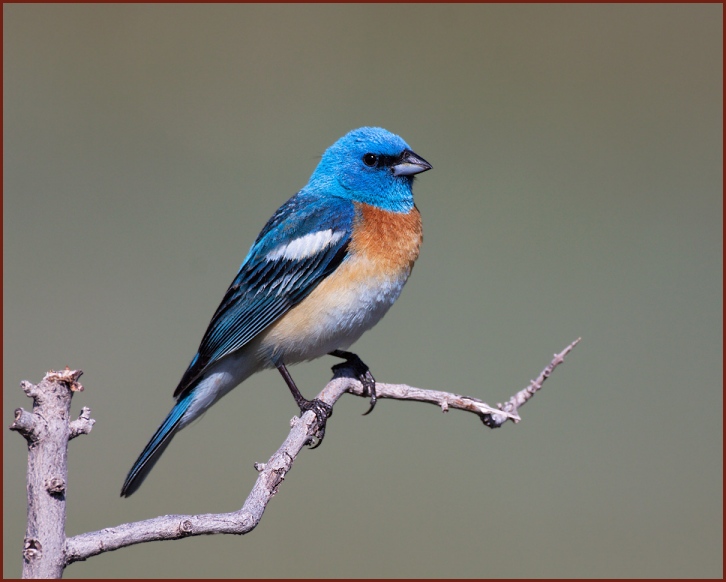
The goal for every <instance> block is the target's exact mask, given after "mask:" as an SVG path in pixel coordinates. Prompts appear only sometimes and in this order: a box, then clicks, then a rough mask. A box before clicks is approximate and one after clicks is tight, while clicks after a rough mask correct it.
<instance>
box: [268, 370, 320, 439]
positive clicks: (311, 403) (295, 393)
mask: <svg viewBox="0 0 726 582" xmlns="http://www.w3.org/2000/svg"><path fill="white" fill-rule="evenodd" d="M277 369H278V371H279V372H280V374H281V375H282V378H283V380H285V384H287V387H288V388H289V389H290V392H291V393H292V397H293V398H294V399H295V403H296V404H297V406H298V408H299V409H300V416H302V415H303V414H305V413H306V412H307V411H308V410H312V411H313V412H314V413H315V418H317V419H318V431H317V433H316V434H315V436H316V437H317V439H318V442H317V443H316V444H315V445H313V446H311V447H310V448H311V449H315V448H317V447H319V446H320V443H322V442H323V437H324V436H325V423H326V422H327V420H328V419H329V418H330V417H331V416H333V407H332V406H330V404H327V403H326V402H323V401H322V400H319V399H317V398H315V399H314V400H306V399H305V397H304V396H303V395H302V393H301V392H300V390H298V387H297V386H296V385H295V381H294V380H293V379H292V376H290V372H288V371H287V367H286V366H285V364H280V365H278V366H277Z"/></svg>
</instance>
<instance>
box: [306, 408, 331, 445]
mask: <svg viewBox="0 0 726 582" xmlns="http://www.w3.org/2000/svg"><path fill="white" fill-rule="evenodd" d="M299 406H300V416H301V417H302V415H303V414H305V413H306V412H307V411H308V410H312V411H313V412H314V413H315V418H316V424H317V430H316V431H315V437H314V439H316V440H317V442H314V441H313V440H312V439H311V441H312V442H314V444H312V442H311V446H310V448H311V449H317V448H318V447H319V446H320V445H321V443H322V442H323V438H324V437H325V425H326V423H327V422H328V419H329V418H330V417H331V416H333V407H332V406H330V404H328V403H327V402H323V401H322V400H319V399H317V398H315V399H313V400H304V401H302V402H300V403H299Z"/></svg>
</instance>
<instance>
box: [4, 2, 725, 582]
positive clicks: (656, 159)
mask: <svg viewBox="0 0 726 582" xmlns="http://www.w3.org/2000/svg"><path fill="white" fill-rule="evenodd" d="M722 10H723V9H722V6H721V5H720V4H710V5H549V6H548V5H458V6H454V5H430V4H425V5H412V4H406V5H307V6H305V5H294V6H291V5H186V4H185V5H47V4H46V5H17V4H16V5H12V4H11V5H8V4H6V5H4V6H3V14H4V21H3V34H4V38H3V43H4V44H3V49H4V50H3V65H4V103H3V106H4V128H3V129H4V134H3V137H4V170H5V171H4V183H3V186H4V199H3V210H4V213H3V243H4V252H3V259H4V264H3V267H4V271H3V290H4V303H3V314H4V319H3V334H4V352H3V381H4V391H3V402H4V423H5V426H6V427H7V426H9V425H10V423H11V422H12V411H13V409H14V408H16V407H18V406H23V407H26V408H27V407H30V406H31V402H30V401H29V400H28V399H26V398H25V396H24V395H23V393H22V391H21V390H20V388H19V382H20V381H21V380H23V379H27V380H30V381H33V382H38V381H40V380H41V378H42V377H43V375H44V373H45V372H46V371H47V370H49V369H52V368H55V369H58V368H62V367H64V366H66V365H68V366H70V367H72V368H80V369H82V370H83V371H84V375H83V377H82V378H81V382H82V383H83V385H84V386H85V391H84V392H83V393H80V394H77V395H76V397H75V399H74V416H75V415H77V413H78V411H79V410H80V407H81V406H89V407H91V408H92V410H93V417H94V418H95V419H96V421H97V422H96V425H95V428H94V429H93V432H92V433H91V435H89V436H85V437H83V438H79V439H77V440H74V441H73V442H72V443H71V446H70V451H69V470H70V475H69V488H68V524H67V531H68V534H69V535H74V534H78V533H82V532H86V531H93V530H97V529H101V528H104V527H110V526H114V525H117V524H120V523H124V522H128V521H134V520H141V519H146V518H150V517H154V516H157V515H161V514H168V513H201V512H227V511H234V510H235V509H238V508H239V507H240V506H241V505H242V503H243V501H244V499H245V497H246V496H247V494H248V492H249V490H250V489H251V487H252V484H253V483H254V480H255V478H256V473H255V470H254V468H253V463H254V462H256V461H266V460H267V459H268V458H269V456H270V455H271V454H272V453H273V452H274V451H275V450H276V449H277V447H278V446H279V445H280V444H281V442H282V441H283V439H284V438H285V436H286V435H287V433H288V430H289V420H290V418H291V417H292V416H293V415H295V414H296V408H295V405H294V402H293V400H292V398H291V397H290V394H289V392H288V390H287V388H286V387H285V385H284V383H283V382H282V380H281V378H280V377H279V375H278V374H277V373H276V372H266V373H263V374H259V375H257V376H255V377H253V378H252V379H250V380H249V381H248V382H246V383H245V384H244V385H243V386H241V387H240V388H238V389H237V390H235V391H234V392H232V393H231V394H230V395H229V396H227V397H226V398H225V399H224V400H223V405H218V406H216V407H214V408H212V409H211V410H210V411H209V412H208V413H207V414H206V415H205V417H204V418H203V419H202V420H201V421H199V422H197V423H196V424H195V425H193V426H192V427H189V428H187V429H186V430H184V431H183V432H182V433H180V434H179V435H178V436H177V438H176V439H175V440H174V443H173V444H172V446H171V447H170V448H169V449H168V451H167V452H166V453H165V455H164V456H163V458H162V460H161V461H160V463H159V464H158V465H157V466H156V468H155V469H154V471H153V472H152V473H151V475H150V477H149V479H148V480H147V481H146V482H145V483H144V486H143V487H142V488H141V489H140V490H139V492H138V493H137V494H135V495H134V496H133V497H131V498H130V499H121V498H120V497H119V490H120V487H121V483H122V482H123V479H124V477H125V475H126V473H127V471H128V469H129V468H130V466H131V464H132V462H133V461H134V460H135V459H136V457H137V455H138V454H139V452H140V451H141V449H142V448H143V446H144V445H145V444H146V442H147V440H148V438H149V437H150V436H151V434H152V433H153V432H154V430H155V429H156V427H157V426H158V424H159V423H160V422H161V420H162V419H163V418H164V417H165V415H166V414H167V412H168V410H169V409H170V407H171V405H172V403H173V399H172V392H173V390H174V388H175V387H176V384H177V382H178V380H179V378H180V377H181V374H182V372H183V371H184V369H185V368H186V366H187V364H188V363H189V360H190V359H191V357H192V355H193V354H194V352H195V351H196V348H197V345H198V343H199V340H200V339H201V337H202V334H203V332H204V330H205V328H206V325H207V323H208V321H209V319H210V317H211V315H212V314H213V312H214V310H215V308H216V307H217V305H218V303H219V301H220V299H221V298H222V296H223V294H224V291H225V290H226V288H227V286H228V284H229V283H230V282H231V280H232V278H233V277H234V275H235V273H236V270H237V268H238V267H239V264H240V262H241V261H242V259H243V258H244V256H245V254H246V253H247V250H248V248H249V246H250V245H251V244H252V242H253V240H254V238H255V237H256V235H257V233H258V232H259V230H260V228H261V227H262V225H263V224H264V223H265V221H266V220H267V219H268V218H269V216H270V215H271V214H272V213H273V212H274V210H275V209H276V208H277V207H278V206H279V205H280V204H281V203H283V202H284V201H285V200H286V199H287V198H288V197H289V196H291V195H292V194H294V193H295V192H296V191H297V190H298V189H300V188H301V187H302V186H304V185H305V183H306V182H307V179H308V176H309V175H310V173H311V172H312V171H313V169H314V168H315V166H316V164H317V162H318V160H319V157H320V155H321V154H322V152H323V151H324V150H325V148H327V147H328V146H329V145H330V144H332V143H333V142H334V141H335V140H336V139H337V138H338V137H340V136H341V135H343V134H344V133H346V132H347V131H349V130H351V129H353V128H356V127H359V126H362V125H379V126H383V127H385V128H387V129H389V130H391V131H393V132H395V133H398V134H399V135H401V136H402V137H403V138H404V139H405V140H406V141H407V142H408V143H409V144H410V145H411V147H412V148H413V149H414V150H415V151H416V152H417V153H418V154H420V155H421V156H423V157H424V158H426V159H427V160H428V161H430V162H431V163H432V164H433V167H434V169H433V171H431V172H428V173H426V174H424V175H422V176H420V177H419V178H418V179H417V181H416V185H415V188H414V192H415V196H416V201H417V205H418V207H419V208H420V210H421V213H422V215H423V218H424V232H425V240H424V245H423V248H422V253H421V257H420V259H419V262H418V263H417V265H416V268H415V269H414V272H413V275H412V277H411V279H410V280H409V283H408V285H407V287H406V289H405V290H404V292H403V294H402V296H401V298H400V300H399V301H398V303H397V304H396V305H395V307H393V309H392V310H391V312H390V313H389V314H388V315H387V316H386V318H385V319H384V320H383V321H382V322H381V323H380V324H379V325H378V326H377V327H376V328H375V329H374V330H372V331H371V332H369V333H368V334H367V335H365V336H364V337H363V338H362V339H361V340H360V341H359V342H358V343H357V344H356V345H355V346H354V350H355V351H356V352H357V353H359V354H360V355H361V357H362V358H363V359H364V360H365V361H366V362H367V363H368V364H369V365H370V367H371V369H372V371H373V373H374V375H375V376H376V378H377V379H379V380H380V381H385V382H403V383H407V384H411V385H414V386H420V387H423V388H435V389H442V390H449V391H453V392H458V393H463V394H468V395H471V396H475V397H478V398H481V399H483V400H485V401H486V402H489V403H490V404H496V403H497V402H501V401H503V400H505V399H506V398H508V397H509V396H510V395H511V394H513V393H514V392H515V391H516V390H519V389H521V388H523V387H524V386H526V385H527V383H528V382H529V380H530V379H531V378H533V377H535V376H536V375H537V374H538V373H539V371H540V370H541V369H542V368H543V367H544V366H545V365H546V364H547V363H548V362H549V361H550V359H551V357H552V354H553V353H554V352H557V351H560V350H561V349H563V348H564V347H565V346H566V345H567V344H568V343H569V342H571V341H572V340H574V339H575V338H577V337H578V336H582V338H583V340H582V343H581V344H580V345H579V346H578V347H577V348H576V349H575V351H574V352H573V353H572V354H571V355H570V356H569V357H568V359H567V360H566V362H565V364H564V365H563V366H562V367H560V368H558V369H557V370H556V371H555V373H554V374H553V376H552V378H551V379H550V380H549V381H548V382H547V383H546V384H545V386H544V390H543V391H542V392H541V393H540V394H538V395H537V396H536V397H535V398H534V399H533V400H532V401H531V402H530V403H529V404H528V405H527V406H526V407H524V408H523V409H522V411H521V414H522V417H523V421H522V422H521V423H520V424H519V425H516V426H515V425H513V424H511V423H510V424H508V425H506V426H505V427H503V428H501V429H500V430H496V431H492V430H489V429H486V428H485V427H484V426H483V425H482V424H481V422H480V421H479V420H478V419H477V418H476V417H475V416H473V415H471V414H466V413H463V412H458V411H451V412H449V413H448V414H446V415H443V414H442V413H441V411H440V410H438V409H437V408H436V407H434V406H430V405H422V404H415V403H403V402H393V401H387V400H386V401H382V402H380V403H379V405H378V406H377V408H376V410H375V412H374V413H373V414H371V415H370V416H366V417H363V416H361V414H362V413H363V412H365V410H366V409H367V402H366V401H364V400H362V399H359V398H354V397H352V396H349V397H344V398H343V399H342V400H341V401H339V403H338V404H337V406H336V409H335V415H334V416H333V418H332V419H331V421H330V423H329V425H328V432H327V436H326V439H325V442H324V443H323V446H322V447H320V448H319V449H317V450H315V451H304V452H303V453H302V454H301V456H300V457H299V458H298V460H297V462H296V463H295V465H294V467H293V470H292V471H291V473H290V474H289V475H288V476H287V478H286V480H285V482H284V484H283V486H282V487H281V488H280V490H279V493H278V494H277V496H276V497H275V498H274V499H273V500H272V502H271V503H270V505H269V506H268V508H267V511H266V512H265V515H264V518H263V520H262V522H261V524H260V525H259V526H258V527H257V529H256V530H254V531H253V532H252V533H251V534H249V535H247V536H244V537H233V536H214V537H203V538H191V539H185V540H183V541H176V542H164V543H154V544H144V545H140V546H135V547H132V548H127V549H123V550H120V551H117V552H112V553H109V554H105V555H102V556H98V557H94V558H92V559H90V560H89V561H87V562H85V563H79V564H75V565H73V566H71V567H70V568H68V569H67V571H66V574H67V575H68V576H70V577H79V578H82V577H92V578H97V577H118V578H121V577H138V576H142V577H331V576H335V577H447V578H448V577H564V578H567V577H622V576H625V577H689V578H696V577H721V576H722V573H723V572H722V544H723V539H722V516H723V505H722V485H723V483H722V453H723V447H722V437H723V433H722V429H723V425H722V403H723V401H722V382H723V377H722V349H723V343H722V332H723V327H722V316H723V308H722V305H723V304H722V291H723V288H722V276H723V270H722V244H723V239H722V211H723V202H722V188H723V183H722V157H723V146H722V127H723V115H722V114H723V111H722V106H723V101H722V98H723V95H722V86H723V77H722V67H723V62H722V22H723V13H722ZM336 361H337V360H335V359H333V358H325V359H323V360H318V361H316V362H312V363H309V364H303V365H299V366H297V367H295V368H293V370H292V372H293V375H294V377H295V379H296V381H297V383H298V385H300V386H301V388H302V391H303V392H304V393H305V394H306V396H307V397H310V398H312V397H313V396H314V395H315V394H316V393H317V392H318V390H319V389H320V388H321V387H322V386H323V385H324V384H325V382H326V381H327V380H328V379H329V378H330V370H329V368H330V366H331V365H332V364H334V363H336ZM4 437H5V438H4V439H3V444H4V447H3V459H4V471H3V485H4V496H3V504H4V512H3V526H4V569H3V574H4V576H6V577H7V576H12V577H16V576H19V575H20V571H21V548H22V541H23V535H24V531H25V509H26V508H25V489H24V480H25V467H26V450H25V444H24V441H23V439H22V438H20V437H19V436H17V435H16V434H13V433H9V432H8V431H7V429H6V431H5V434H4Z"/></svg>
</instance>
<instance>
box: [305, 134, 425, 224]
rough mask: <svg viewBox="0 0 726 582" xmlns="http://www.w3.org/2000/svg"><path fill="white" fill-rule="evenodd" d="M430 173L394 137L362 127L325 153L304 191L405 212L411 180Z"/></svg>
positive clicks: (410, 203) (410, 202)
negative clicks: (426, 172)
mask: <svg viewBox="0 0 726 582" xmlns="http://www.w3.org/2000/svg"><path fill="white" fill-rule="evenodd" d="M430 169H431V164H429V163H428V162H427V161H426V160H424V159H423V158H422V157H420V156H418V155H417V154H415V153H413V152H412V151H411V148H410V147H409V146H408V144H407V143H406V142H405V141H403V140H402V139H401V138H400V137H398V136H397V135H395V134H393V133H391V132H390V131H386V130H385V129H382V128H380V127H361V128H359V129H354V130H353V131H351V132H350V133H348V134H346V135H344V136H343V137H341V138H340V139H339V140H338V141H336V142H335V143H334V144H333V145H332V146H330V147H329V148H328V149H327V150H325V153H324V154H323V159H322V160H320V163H319V164H318V167H317V168H316V169H315V171H314V172H313V175H312V176H311V177H310V182H309V183H308V185H307V187H306V188H305V189H306V190H309V191H313V192H325V193H326V194H328V195H333V196H340V197H342V198H347V199H349V200H353V201H355V202H363V203H365V204H370V205H372V206H377V207H379V208H383V209H385V210H390V211H392V212H408V211H410V210H411V209H412V208H413V194H412V192H411V185H412V184H413V177H414V176H415V175H416V174H420V173H421V172H425V171H426V170H430Z"/></svg>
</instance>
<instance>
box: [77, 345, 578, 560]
mask: <svg viewBox="0 0 726 582" xmlns="http://www.w3.org/2000/svg"><path fill="white" fill-rule="evenodd" d="M579 341H580V339H579V338H578V339H577V340H575V341H574V342H573V343H572V344H570V345H569V346H568V347H567V348H565V350H563V351H562V352H561V353H560V354H555V358H554V359H553V360H552V362H550V364H549V365H548V366H547V367H546V368H545V369H544V370H543V371H542V372H541V373H540V375H539V376H538V377H537V380H533V381H532V382H531V383H530V385H529V386H528V387H527V388H525V389H524V390H521V391H520V392H518V393H517V394H515V395H514V396H512V398H511V399H510V400H509V401H507V402H506V403H505V404H498V405H497V407H491V406H489V405H488V404H486V403H484V402H482V401H481V400H479V399H477V398H472V397H470V396H461V395H459V394H451V393H449V392H441V391H437V390H424V389H422V388H415V387H412V386H407V385H405V384H384V383H378V382H377V383H376V392H377V395H378V397H379V398H394V399H396V400H416V401H419V402H428V403H431V404H435V405H437V406H439V407H440V408H441V409H442V411H443V412H446V411H447V410H448V409H449V408H457V409H460V410H466V411H469V412H473V413H475V414H476V415H477V416H479V418H481V419H482V421H483V422H484V423H485V424H486V425H487V426H489V427H490V428H496V427H499V426H501V425H502V424H503V423H504V422H506V421H507V420H512V421H514V422H518V421H519V420H520V418H519V415H518V413H517V412H518V409H519V407H521V406H522V405H523V404H525V403H526V402H527V401H528V400H529V399H530V398H531V397H532V395H533V394H534V393H535V392H537V391H538V390H540V389H541V387H542V383H543V382H544V381H545V380H546V379H547V378H548V377H549V375H550V374H551V373H552V370H554V368H555V367H557V366H558V365H559V364H561V363H562V361H563V360H564V357H565V356H566V355H567V354H568V353H569V352H570V351H571V350H572V349H573V348H574V346H575V345H577V343H578V342H579ZM353 375H354V374H353V371H352V370H350V369H348V368H343V367H341V368H337V371H336V374H335V377H334V378H333V380H331V381H330V382H329V383H328V384H327V385H326V386H325V388H323V390H322V392H320V394H319V395H318V398H319V399H320V400H322V401H323V402H326V403H327V404H329V405H331V406H332V405H333V404H335V402H336V401H337V400H338V398H340V397H341V396H342V395H343V394H344V393H346V392H348V393H350V394H354V395H356V396H362V397H368V393H367V392H366V389H365V388H364V387H363V384H362V383H361V382H360V381H358V380H357V379H356V378H354V377H353ZM82 415H83V413H82ZM75 422H77V421H75ZM290 426H291V430H290V434H289V435H288V437H287V439H286V440H285V442H284V443H283V444H282V446H281V447H280V448H279V449H278V450H277V452H275V454H274V455H272V457H271V458H270V460H269V461H268V462H267V463H256V464H255V467H256V469H257V470H258V472H259V475H258V477H257V481H256V482H255V485H254V487H253V488H252V491H251V492H250V494H249V496H248V497H247V499H246V501H245V503H244V505H243V506H242V508H241V509H239V510H238V511H234V512H231V513H221V514H201V515H165V516H161V517H156V518H153V519H148V520H145V521H139V522H135V523H126V524H122V525H118V526H116V527H112V528H106V529H103V530H99V531H96V532H90V533H84V534H80V535H77V536H74V537H72V538H69V539H68V540H67V541H66V548H65V559H66V565H68V564H72V563H73V562H78V561H81V560H86V559H87V558H90V557H91V556H95V555H98V554H101V553H103V552H108V551H112V550H117V549H120V548H123V547H126V546H130V545H134V544H139V543H143V542H150V541H159V540H175V539H180V538H185V537H189V536H198V535H210V534H237V535H242V534H246V533H249V532H250V531H252V530H253V529H254V528H255V527H256V526H257V524H258V523H259V522H260V520H261V519H262V514H263V513H264V511H265V508H266V507H267V504H268V502H269V501H270V499H272V497H273V496H274V495H275V494H276V493H277V490H278V487H279V486H280V484H281V483H282V481H283V480H284V479H285V475H286V474H287V473H288V471H290V469H291V468H292V464H293V462H294V461H295V459H296V458H297V456H298V454H299V453H300V451H301V450H302V449H303V447H304V446H305V444H307V443H310V442H312V440H313V438H314V436H315V434H316V433H317V431H318V426H317V419H316V417H315V413H314V412H312V411H308V412H306V413H305V414H304V415H303V416H302V418H298V417H293V418H292V420H291V421H290Z"/></svg>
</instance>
